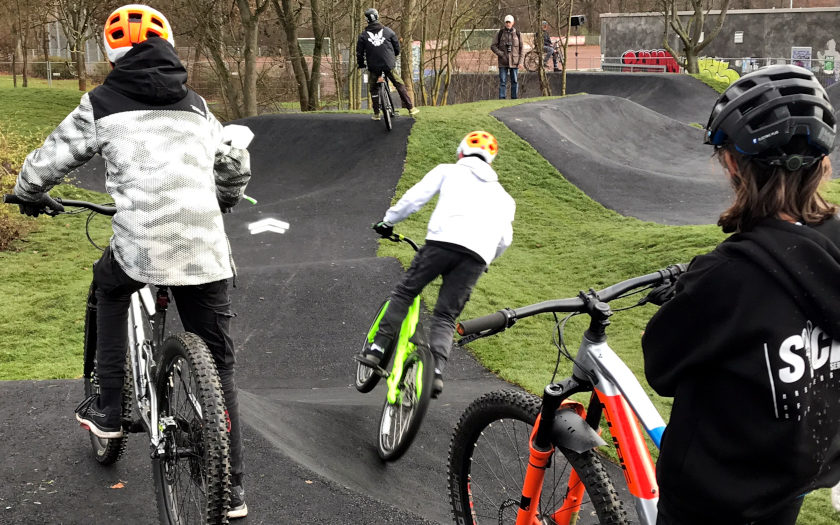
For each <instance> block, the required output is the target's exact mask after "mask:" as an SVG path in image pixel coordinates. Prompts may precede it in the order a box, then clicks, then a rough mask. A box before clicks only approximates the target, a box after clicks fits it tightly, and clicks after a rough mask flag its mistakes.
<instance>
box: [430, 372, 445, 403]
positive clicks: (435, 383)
mask: <svg viewBox="0 0 840 525" xmlns="http://www.w3.org/2000/svg"><path fill="white" fill-rule="evenodd" d="M441 392H443V375H442V374H441V373H440V371H438V370H437V369H435V378H434V379H433V380H432V399H437V398H438V396H439V395H440V394H441Z"/></svg>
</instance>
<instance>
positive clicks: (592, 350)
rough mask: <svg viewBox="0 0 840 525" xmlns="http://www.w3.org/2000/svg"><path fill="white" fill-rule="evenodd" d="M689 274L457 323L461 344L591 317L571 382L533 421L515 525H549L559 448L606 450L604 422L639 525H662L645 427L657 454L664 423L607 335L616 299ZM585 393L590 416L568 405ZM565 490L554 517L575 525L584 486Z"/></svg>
mask: <svg viewBox="0 0 840 525" xmlns="http://www.w3.org/2000/svg"><path fill="white" fill-rule="evenodd" d="M685 270H686V266H685V265H673V266H669V267H668V268H666V269H665V270H660V271H658V272H654V273H651V274H648V275H644V276H640V277H636V278H633V279H628V280H627V281H623V282H621V283H618V284H615V285H613V286H611V287H608V288H606V289H604V290H601V291H599V292H596V291H595V290H592V289H590V291H589V292H588V293H585V292H580V294H579V295H578V297H577V298H574V299H558V300H551V301H544V302H542V303H537V304H534V305H530V306H525V307H522V308H519V309H516V310H511V309H504V310H500V311H498V312H496V313H494V314H490V315H487V316H484V317H480V318H477V319H473V320H469V321H464V322H462V323H459V326H458V332H459V333H460V334H461V335H463V336H464V338H463V339H462V340H461V341H459V344H465V343H467V342H470V341H472V340H475V339H477V338H479V337H486V336H488V335H493V334H495V333H498V332H500V331H502V330H506V329H507V328H509V327H510V326H512V325H513V324H514V323H515V322H516V321H517V319H522V318H525V317H530V316H532V315H536V314H539V313H543V312H577V313H586V314H587V315H589V316H590V324H589V329H588V330H586V332H585V333H584V335H583V337H582V340H581V343H580V347H579V349H578V353H577V356H576V357H575V358H574V359H573V361H574V367H573V369H572V376H571V377H569V378H566V379H564V380H562V381H559V382H557V383H552V384H549V385H548V386H547V387H546V388H545V391H544V394H543V402H542V408H541V410H540V414H539V415H538V417H537V419H536V421H535V422H534V426H533V431H532V434H531V437H530V441H529V458H528V466H527V468H526V470H525V479H524V481H523V486H522V497H521V500H520V503H519V510H518V511H517V518H516V525H541V524H542V523H543V522H542V521H541V518H542V517H538V516H537V514H538V512H539V510H540V509H539V508H538V507H539V504H538V503H539V502H540V497H541V492H542V487H543V480H544V477H545V470H546V467H547V466H548V464H549V462H550V460H551V457H552V455H553V454H554V452H555V446H561V447H562V448H564V449H569V450H570V451H572V452H577V453H581V452H584V451H586V450H591V449H594V448H597V447H598V446H601V445H603V444H604V442H603V440H601V439H600V438H599V437H598V436H597V435H596V431H597V432H599V431H600V423H601V419H602V417H603V418H606V421H607V423H608V426H609V428H610V433H611V435H612V444H613V446H614V447H615V449H616V452H617V456H618V459H619V462H620V464H621V467H622V470H623V472H624V477H625V480H626V482H627V487H628V489H629V492H630V494H631V495H632V497H633V501H634V506H635V509H636V512H637V514H638V517H639V521H640V523H641V524H642V525H654V524H655V523H656V519H657V503H658V501H659V486H658V484H657V481H656V469H655V467H654V463H653V459H652V458H651V455H650V451H649V450H648V447H647V444H646V442H645V439H644V436H643V434H642V432H641V429H640V428H639V422H641V424H642V425H643V426H644V428H645V431H646V432H647V434H648V435H649V436H650V439H651V440H652V441H653V443H654V444H655V445H656V447H657V448H659V446H660V443H661V439H662V434H663V432H664V430H665V421H664V420H663V418H662V416H661V415H660V414H659V412H658V411H657V410H656V408H655V407H654V405H653V402H652V401H651V400H650V398H649V397H648V396H647V394H646V393H645V391H644V389H643V388H642V386H641V384H640V383H639V381H638V380H637V379H636V376H635V375H634V374H633V372H632V371H631V370H630V369H629V367H628V366H627V365H626V364H625V363H624V362H623V361H622V360H621V358H620V357H619V356H618V355H617V354H616V353H615V352H614V351H613V350H612V348H610V346H609V345H608V344H607V335H606V331H605V328H606V327H607V326H608V325H609V324H610V323H609V317H610V316H611V315H612V313H613V312H612V310H611V309H610V307H609V305H608V302H609V301H610V300H612V299H615V298H618V297H620V296H622V294H624V293H626V292H629V291H632V290H636V289H639V288H641V287H643V286H648V287H650V288H653V286H657V287H660V286H661V287H665V288H664V289H668V288H670V287H671V286H672V285H673V283H674V282H675V279H676V277H677V276H679V275H680V274H681V273H683V272H685ZM658 289H659V288H657V290H658ZM653 293H654V292H651V294H650V295H653ZM645 302H650V300H649V299H648V297H645V299H643V300H642V301H640V302H639V303H638V304H639V305H641V304H644V303H645ZM658 304H661V303H658ZM561 337H562V336H561ZM581 392H591V396H590V402H589V411H588V413H587V411H586V410H584V408H583V405H582V404H580V403H578V402H576V401H571V400H570V399H569V398H570V396H572V395H573V394H576V393H581ZM567 409H572V410H573V411H574V413H571V414H570V413H569V412H566V411H564V410H567ZM557 420H560V421H557ZM555 423H558V424H555ZM566 488H567V490H566V494H565V496H564V499H563V501H562V503H561V504H560V506H559V507H558V508H556V509H550V510H549V512H551V518H552V519H553V520H554V523H556V524H557V525H572V524H574V523H575V522H576V521H577V514H578V512H579V510H580V505H581V498H582V496H583V492H584V486H583V484H582V483H580V480H579V477H578V476H577V475H576V473H575V472H574V471H573V472H572V473H571V475H570V478H569V480H568V483H567V487H566ZM532 502H533V503H534V504H533V505H532ZM543 510H544V511H545V509H543Z"/></svg>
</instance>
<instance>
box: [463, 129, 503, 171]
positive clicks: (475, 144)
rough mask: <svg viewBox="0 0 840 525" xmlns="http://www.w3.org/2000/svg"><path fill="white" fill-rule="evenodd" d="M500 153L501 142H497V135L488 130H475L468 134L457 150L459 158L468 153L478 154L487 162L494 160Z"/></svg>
mask: <svg viewBox="0 0 840 525" xmlns="http://www.w3.org/2000/svg"><path fill="white" fill-rule="evenodd" d="M498 153H499V143H498V142H496V137H494V136H493V135H491V134H489V133H487V132H486V131H473V132H472V133H470V134H468V135H467V136H466V137H464V140H462V141H461V144H459V145H458V150H457V151H456V154H457V155H458V158H459V159H460V158H461V157H466V156H467V155H478V156H480V157H481V158H482V159H484V162H486V163H487V164H490V163H491V162H493V159H495V158H496V155H497V154H498Z"/></svg>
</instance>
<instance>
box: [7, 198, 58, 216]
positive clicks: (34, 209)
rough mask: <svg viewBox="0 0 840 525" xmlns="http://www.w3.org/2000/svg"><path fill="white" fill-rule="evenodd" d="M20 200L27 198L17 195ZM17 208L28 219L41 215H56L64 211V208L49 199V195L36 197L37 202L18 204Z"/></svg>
mask: <svg viewBox="0 0 840 525" xmlns="http://www.w3.org/2000/svg"><path fill="white" fill-rule="evenodd" d="M18 197H20V198H21V199H28V198H29V197H28V196H27V197H23V196H20V195H18ZM18 208H20V212H21V213H22V214H24V215H28V216H30V217H37V216H38V215H40V214H42V213H46V214H47V215H56V214H58V213H60V212H63V211H64V206H62V205H61V204H59V203H58V202H57V201H56V200H55V199H53V198H52V197H50V194H49V193H42V194H40V195H39V196H38V198H37V200H32V201H29V200H28V201H27V202H26V203H25V204H19V205H18Z"/></svg>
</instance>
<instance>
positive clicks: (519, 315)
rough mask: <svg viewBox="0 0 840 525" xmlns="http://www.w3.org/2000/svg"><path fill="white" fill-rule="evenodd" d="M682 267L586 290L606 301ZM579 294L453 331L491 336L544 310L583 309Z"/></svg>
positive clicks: (656, 281) (678, 271) (465, 323)
mask: <svg viewBox="0 0 840 525" xmlns="http://www.w3.org/2000/svg"><path fill="white" fill-rule="evenodd" d="M686 269H687V265H685V264H674V265H671V266H669V267H667V268H665V269H663V270H659V271H656V272H653V273H649V274H647V275H642V276H639V277H633V278H632V279H627V280H626V281H622V282H620V283H617V284H614V285H612V286H608V287H607V288H604V289H603V290H601V291H598V292H595V291H590V293H591V294H594V297H595V299H597V301H600V302H602V303H608V302H610V301H612V300H613V299H615V298H617V297H619V296H620V295H622V294H624V293H626V292H629V291H630V290H635V289H636V288H642V287H644V286H651V285H653V286H656V285H660V284H663V283H665V282H667V281H673V280H674V279H676V278H677V277H678V276H679V275H681V274H683V273H685V271H686ZM583 296H584V293H583V292H581V295H580V296H579V297H575V298H569V299H553V300H550V301H543V302H541V303H536V304H532V305H528V306H523V307H520V308H516V309H510V308H505V309H504V310H499V311H498V312H495V313H492V314H490V315H485V316H482V317H478V318H475V319H468V320H466V321H462V322H460V323H458V326H457V331H458V333H459V334H460V335H462V336H468V335H475V334H481V333H482V332H488V333H487V334H484V335H492V334H493V333H496V332H500V331H502V330H505V329H507V328H510V327H511V326H513V324H514V323H515V322H516V321H517V320H518V319H523V318H525V317H531V316H533V315H537V314H542V313H547V312H584V311H585V306H586V302H585V301H584V300H583Z"/></svg>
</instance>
